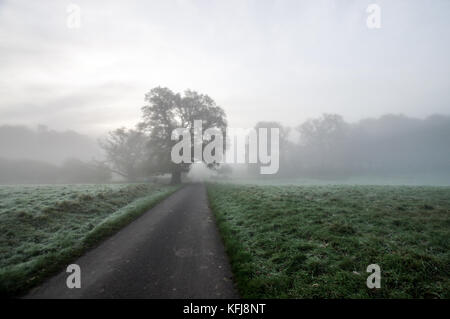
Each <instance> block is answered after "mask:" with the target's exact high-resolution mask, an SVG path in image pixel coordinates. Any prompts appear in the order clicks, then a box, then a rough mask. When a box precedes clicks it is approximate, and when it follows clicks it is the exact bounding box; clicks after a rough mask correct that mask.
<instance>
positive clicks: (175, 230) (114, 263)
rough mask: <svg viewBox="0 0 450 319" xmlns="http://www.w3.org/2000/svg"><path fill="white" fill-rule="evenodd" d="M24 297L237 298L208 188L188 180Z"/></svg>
mask: <svg viewBox="0 0 450 319" xmlns="http://www.w3.org/2000/svg"><path fill="white" fill-rule="evenodd" d="M73 263H74V264H77V265H79V266H80V268H81V288H72V289H69V288H68V287H67V285H66V280H67V277H68V276H69V275H70V273H66V271H65V269H64V270H63V271H62V272H61V273H59V274H58V275H56V276H54V277H53V278H50V279H49V280H47V281H46V282H44V283H43V284H42V285H40V286H38V287H37V288H35V289H33V290H31V291H30V293H29V294H28V295H27V296H25V297H26V298H238V295H237V293H236V290H235V288H234V286H233V282H232V278H231V276H232V275H231V271H230V266H229V263H228V260H227V256H226V254H225V251H224V247H223V244H222V241H221V239H220V236H219V233H218V230H217V227H216V225H215V221H214V218H213V215H212V213H211V211H210V209H209V208H208V204H207V198H206V189H205V186H204V185H202V184H190V185H187V186H185V187H184V188H182V189H181V190H179V191H177V192H176V193H175V194H173V195H171V196H169V197H168V198H166V199H165V200H164V201H162V202H161V203H159V204H158V205H156V206H155V207H153V208H152V209H150V210H149V211H148V212H146V213H145V214H143V215H142V216H140V217H139V218H138V219H136V220H135V221H133V222H132V223H130V224H129V225H128V226H126V227H124V228H123V229H122V230H120V231H119V232H118V233H116V234H115V235H113V236H112V237H110V238H109V239H107V240H105V241H104V242H103V243H101V244H100V245H99V246H97V247H96V248H94V249H93V250H91V251H89V252H87V253H86V254H85V255H84V256H82V257H81V258H79V259H78V260H76V261H74V262H73Z"/></svg>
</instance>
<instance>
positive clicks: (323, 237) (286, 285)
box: [208, 184, 450, 298]
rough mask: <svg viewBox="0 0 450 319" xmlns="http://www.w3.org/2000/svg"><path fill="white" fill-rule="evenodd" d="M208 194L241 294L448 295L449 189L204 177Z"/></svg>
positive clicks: (248, 295)
mask: <svg viewBox="0 0 450 319" xmlns="http://www.w3.org/2000/svg"><path fill="white" fill-rule="evenodd" d="M208 196H209V201H210V206H211V208H212V210H213V211H214V213H215V215H216V218H217V222H218V225H219V229H220V231H221V234H222V236H223V238H224V242H225V246H226V249H227V252H228V255H229V257H230V260H231V265H232V269H233V273H234V277H235V281H236V283H237V286H238V289H239V292H240V294H241V296H242V297H244V298H450V187H415V186H414V187H410V186H252V185H231V184H209V185H208ZM369 264H378V265H379V266H380V267H381V288H380V289H368V288H367V286H366V279H367V277H368V276H369V273H367V272H366V268H367V266H368V265H369Z"/></svg>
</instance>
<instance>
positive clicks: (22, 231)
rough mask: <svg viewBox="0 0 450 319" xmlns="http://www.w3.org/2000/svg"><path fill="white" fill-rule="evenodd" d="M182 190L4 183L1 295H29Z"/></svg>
mask: <svg viewBox="0 0 450 319" xmlns="http://www.w3.org/2000/svg"><path fill="white" fill-rule="evenodd" d="M177 189H178V187H173V186H166V185H158V184H109V185H108V184H107V185H61V186H0V296H3V297H11V296H17V295H19V294H21V293H24V292H25V291H26V290H27V289H29V288H31V287H33V286H34V285H36V284H38V283H40V282H41V281H42V280H43V279H44V278H46V277H48V276H49V275H51V274H53V273H55V272H57V271H60V270H61V269H62V268H63V267H64V266H66V265H67V264H68V263H70V262H71V261H73V260H74V259H75V258H76V257H79V256H81V255H82V254H83V253H84V252H85V251H86V250H88V249H89V248H92V247H93V246H94V245H95V244H97V243H98V242H99V241H101V240H102V239H104V238H105V237H107V236H110V235H112V234H113V233H114V232H116V231H117V230H119V229H120V228H122V227H123V226H125V225H126V224H128V223H129V222H131V221H132V220H133V219H135V218H136V217H138V216H139V215H141V214H142V213H144V212H145V211H147V210H148V209H149V208H150V207H152V206H153V205H155V204H156V203H157V202H159V201H160V200H162V199H163V198H165V197H167V196H168V195H170V194H171V193H173V192H174V191H175V190H177Z"/></svg>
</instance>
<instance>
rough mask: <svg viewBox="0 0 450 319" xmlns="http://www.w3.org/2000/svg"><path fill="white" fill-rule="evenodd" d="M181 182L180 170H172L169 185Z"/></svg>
mask: <svg viewBox="0 0 450 319" xmlns="http://www.w3.org/2000/svg"><path fill="white" fill-rule="evenodd" d="M180 183H181V172H180V171H174V172H172V179H171V180H170V184H171V185H177V184H180Z"/></svg>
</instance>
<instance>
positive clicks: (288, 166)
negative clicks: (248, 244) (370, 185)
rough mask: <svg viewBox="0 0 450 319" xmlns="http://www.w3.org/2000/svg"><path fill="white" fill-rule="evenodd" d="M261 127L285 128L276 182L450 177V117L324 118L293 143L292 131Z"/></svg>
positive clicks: (307, 124) (302, 129) (301, 130)
mask: <svg viewBox="0 0 450 319" xmlns="http://www.w3.org/2000/svg"><path fill="white" fill-rule="evenodd" d="M258 126H259V127H264V126H266V127H279V128H280V132H281V140H280V154H281V155H280V170H279V172H278V174H277V176H271V177H313V178H340V177H349V176H362V175H364V176H369V175H370V176H376V175H383V176H401V175H405V176H406V175H409V176H414V175H418V176H423V175H434V176H439V175H441V176H447V177H450V117H449V116H442V115H434V116H430V117H428V118H426V119H423V120H422V119H415V118H409V117H406V116H403V115H385V116H382V117H380V118H378V119H364V120H361V121H359V122H357V123H347V122H346V121H344V119H343V118H342V117H341V116H339V115H335V114H324V115H323V116H322V117H320V118H316V119H311V120H308V121H306V122H304V123H302V124H301V125H299V126H298V127H296V128H294V130H295V131H297V133H298V134H297V135H298V136H299V138H298V139H296V140H295V141H292V139H290V138H289V136H290V133H292V130H293V129H289V128H285V127H283V126H281V125H280V124H278V123H274V122H260V123H258V125H257V127H258ZM250 172H251V173H252V174H257V172H258V170H256V169H250ZM449 182H450V181H449Z"/></svg>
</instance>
